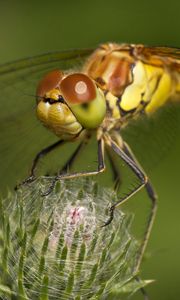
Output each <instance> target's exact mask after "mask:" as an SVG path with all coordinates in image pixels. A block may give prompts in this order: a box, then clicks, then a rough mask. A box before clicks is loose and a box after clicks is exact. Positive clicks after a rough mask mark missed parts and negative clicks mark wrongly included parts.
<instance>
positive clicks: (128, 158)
mask: <svg viewBox="0 0 180 300" xmlns="http://www.w3.org/2000/svg"><path fill="white" fill-rule="evenodd" d="M105 142H106V143H107V144H108V145H109V146H111V147H112V149H113V150H114V152H115V153H116V154H117V155H118V156H120V157H121V159H122V160H123V161H124V162H125V163H126V164H127V165H128V166H129V167H130V169H131V170H132V171H133V172H134V173H135V175H136V176H137V177H138V178H139V180H140V184H139V185H138V186H137V187H135V188H134V189H133V190H132V191H131V192H130V193H128V194H127V195H126V196H125V197H122V198H120V199H119V200H118V201H117V202H116V203H114V204H113V205H112V206H111V208H110V217H109V219H108V220H107V221H106V222H105V224H104V225H103V226H106V225H108V224H110V223H111V221H112V220H113V216H114V210H115V208H116V207H118V206H120V205H121V204H122V203H124V202H126V201H127V200H128V199H129V198H131V197H132V196H133V195H134V194H136V193H137V192H138V191H140V190H141V189H142V188H143V187H144V186H145V187H146V190H147V192H148V195H149V198H150V200H151V211H150V215H149V218H148V222H147V226H146V230H145V233H144V238H143V241H142V244H141V247H140V249H139V253H138V256H137V261H136V264H135V268H134V272H135V273H136V272H138V270H139V266H140V263H141V260H142V257H143V254H144V251H145V248H146V245H147V242H148V240H149V236H150V233H151V229H152V225H153V222H154V218H155V214H156V207H157V201H156V200H157V196H156V194H155V193H154V191H153V188H152V186H151V184H150V182H149V179H148V177H147V175H146V174H145V172H144V171H143V169H142V168H141V167H140V166H139V164H137V162H136V160H135V159H134V158H132V154H131V155H129V152H128V148H127V145H126V148H125V150H126V152H125V150H124V149H122V148H121V147H119V146H118V144H117V143H116V142H114V141H113V140H112V139H111V137H110V136H109V135H106V138H105Z"/></svg>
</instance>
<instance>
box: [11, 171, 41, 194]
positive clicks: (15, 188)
mask: <svg viewBox="0 0 180 300" xmlns="http://www.w3.org/2000/svg"><path fill="white" fill-rule="evenodd" d="M35 179H36V177H35V176H33V175H32V176H29V177H28V178H26V179H25V180H23V181H22V182H21V183H19V184H17V185H16V186H15V187H14V190H15V191H17V190H18V189H19V188H20V187H21V186H23V185H26V184H29V183H31V182H33V181H34V180H35Z"/></svg>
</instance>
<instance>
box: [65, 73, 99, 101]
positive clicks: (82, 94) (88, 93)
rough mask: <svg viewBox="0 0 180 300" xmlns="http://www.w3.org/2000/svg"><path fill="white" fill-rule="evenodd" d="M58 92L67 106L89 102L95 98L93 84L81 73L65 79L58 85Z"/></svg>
mask: <svg viewBox="0 0 180 300" xmlns="http://www.w3.org/2000/svg"><path fill="white" fill-rule="evenodd" d="M60 90H61V92H62V94H63V97H64V99H65V100H66V101H67V103H69V104H78V103H79V104H80V103H86V102H91V101H92V100H94V99H95V98H96V87H95V84H94V82H93V81H92V80H91V79H90V78H89V77H88V76H87V75H85V74H81V73H75V74H71V75H68V76H67V77H65V78H64V79H63V80H62V81H61V83H60Z"/></svg>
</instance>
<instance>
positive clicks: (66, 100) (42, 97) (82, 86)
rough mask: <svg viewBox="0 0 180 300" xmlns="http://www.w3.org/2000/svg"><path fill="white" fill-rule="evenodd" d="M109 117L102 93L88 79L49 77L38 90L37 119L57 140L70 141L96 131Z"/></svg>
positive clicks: (53, 74) (52, 74) (58, 74)
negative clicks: (106, 115) (89, 130)
mask: <svg viewBox="0 0 180 300" xmlns="http://www.w3.org/2000/svg"><path fill="white" fill-rule="evenodd" d="M105 113H106V102H105V97H104V94H103V92H102V91H101V89H100V88H99V87H98V86H97V85H96V84H95V82H94V81H93V80H91V79H90V78H89V77H88V76H87V75H85V74H82V73H73V74H70V75H64V74H63V73H62V72H61V71H52V72H50V73H48V74H47V75H46V76H45V77H44V78H43V79H42V80H41V81H40V83H39V85H38V88H37V117H38V119H39V120H40V121H41V122H42V123H43V124H44V125H45V126H46V127H47V128H49V129H50V130H52V131H53V132H54V133H55V134H56V135H57V136H60V137H64V138H65V137H67V138H69V139H71V138H74V136H77V135H78V134H79V133H80V132H81V131H82V130H83V128H84V129H95V128H97V127H98V126H99V125H100V124H101V122H102V120H103V119H104V116H105Z"/></svg>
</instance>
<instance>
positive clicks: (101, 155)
mask: <svg viewBox="0 0 180 300" xmlns="http://www.w3.org/2000/svg"><path fill="white" fill-rule="evenodd" d="M104 170H105V163H104V141H103V140H102V139H100V140H98V168H97V170H96V171H88V172H77V173H69V174H59V175H57V176H56V177H55V178H54V180H53V181H52V183H51V185H50V187H49V188H48V190H47V191H46V192H44V193H42V196H47V195H49V194H50V193H51V192H52V190H53V189H54V186H55V184H56V182H57V181H59V180H61V179H71V178H77V177H83V176H93V175H97V174H99V173H101V172H103V171H104Z"/></svg>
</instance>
